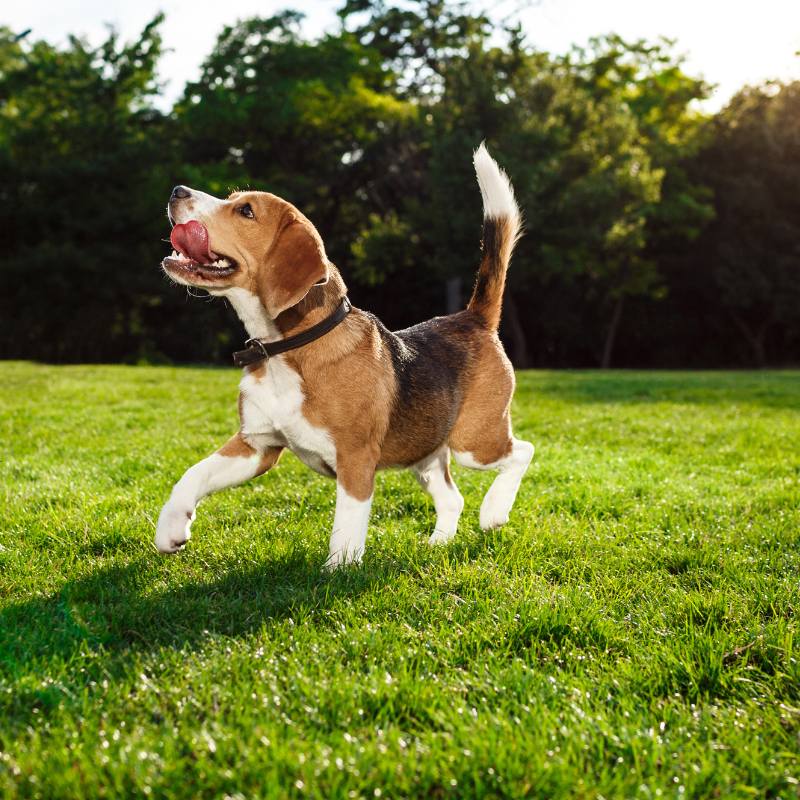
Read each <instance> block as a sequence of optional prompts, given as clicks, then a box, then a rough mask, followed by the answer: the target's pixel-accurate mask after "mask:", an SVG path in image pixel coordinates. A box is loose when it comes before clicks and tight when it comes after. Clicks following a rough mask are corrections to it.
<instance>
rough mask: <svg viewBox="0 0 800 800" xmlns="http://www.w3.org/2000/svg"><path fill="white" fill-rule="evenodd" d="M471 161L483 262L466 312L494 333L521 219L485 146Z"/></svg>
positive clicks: (510, 190) (506, 182) (504, 177)
mask: <svg viewBox="0 0 800 800" xmlns="http://www.w3.org/2000/svg"><path fill="white" fill-rule="evenodd" d="M473 160H474V163H475V172H476V174H477V176H478V186H480V189H481V195H482V197H483V258H482V259H481V265H480V268H479V269H478V278H477V280H476V281H475V289H474V290H473V292H472V298H471V299H470V301H469V304H468V305H467V308H468V309H469V310H470V311H474V312H475V313H476V314H479V315H480V316H481V317H483V319H484V320H485V321H486V324H487V325H488V326H489V327H490V328H491V329H492V330H497V328H498V326H499V325H500V310H501V308H502V305H503V289H504V288H505V285H506V271H507V270H508V264H509V262H510V261H511V252H512V250H513V249H514V245H515V244H516V243H517V240H518V239H519V237H520V234H521V232H522V219H521V215H520V212H519V207H518V206H517V201H516V200H515V199H514V189H513V188H512V186H511V181H509V179H508V176H507V175H506V173H505V172H503V170H502V169H500V167H498V166H497V162H496V161H495V160H494V159H493V158H492V157H491V156H490V155H489V151H488V150H487V149H486V147H485V145H483V144H481V146H480V147H479V148H478V149H477V150H476V151H475V155H474V159H473Z"/></svg>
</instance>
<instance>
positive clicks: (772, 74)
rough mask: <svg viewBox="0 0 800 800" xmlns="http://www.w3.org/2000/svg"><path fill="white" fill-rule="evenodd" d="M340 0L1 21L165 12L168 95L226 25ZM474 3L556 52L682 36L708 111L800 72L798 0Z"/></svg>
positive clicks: (55, 5) (105, 9) (108, 20)
mask: <svg viewBox="0 0 800 800" xmlns="http://www.w3.org/2000/svg"><path fill="white" fill-rule="evenodd" d="M340 5H341V2H340V0H232V1H231V2H227V3H226V2H207V1H206V0H194V2H190V1H189V0H59V1H58V2H39V3H31V2H28V3H24V2H22V3H13V4H12V0H3V2H2V7H0V24H5V25H9V26H10V27H11V28H12V29H14V30H17V31H21V30H24V29H25V28H33V33H32V34H31V35H32V37H38V38H44V39H47V40H49V41H54V42H63V41H64V40H65V38H66V35H67V34H68V33H78V34H83V35H86V36H88V37H89V39H90V41H92V42H96V41H98V40H99V39H101V38H102V36H103V35H104V25H105V24H113V25H114V26H115V27H116V28H117V29H118V30H119V31H120V32H121V34H122V35H123V37H125V38H132V37H133V36H135V35H136V33H137V32H138V31H139V30H141V28H142V27H143V26H144V25H145V23H146V22H147V21H148V20H149V19H150V18H151V17H152V16H153V15H154V14H155V13H156V12H157V11H158V10H163V11H164V12H165V13H166V15H167V18H166V22H165V25H164V28H163V35H164V42H165V45H166V47H167V48H169V49H170V50H171V52H169V53H168V54H167V55H166V56H165V57H164V59H163V61H162V63H161V76H162V79H164V80H165V81H166V82H167V86H166V93H167V98H168V100H170V101H171V100H173V99H175V97H177V96H178V95H179V94H180V92H181V89H182V87H183V85H184V83H185V82H186V81H187V80H189V79H192V78H196V77H197V75H198V70H199V65H200V62H201V61H202V60H203V58H204V57H205V56H206V55H207V54H208V52H209V51H210V50H211V48H212V47H213V44H214V40H215V38H216V35H217V33H218V32H219V31H220V30H221V28H222V27H223V25H225V24H231V23H232V22H234V21H235V20H236V19H237V18H240V17H249V16H256V15H259V14H260V15H262V16H267V15H269V14H270V13H273V12H274V11H276V10H279V9H281V8H287V7H289V8H295V9H298V10H300V11H303V12H304V13H305V14H306V31H307V33H308V34H309V35H311V36H315V35H318V34H320V33H322V32H323V31H325V30H329V29H334V28H335V27H336V24H337V20H336V17H335V14H334V11H335V9H336V8H338V7H339V6H340ZM473 6H474V7H476V8H478V7H482V8H489V9H490V10H491V11H490V13H491V15H492V16H493V17H494V18H496V19H501V18H503V17H504V16H506V15H509V14H512V13H514V12H515V10H517V9H520V8H521V9H522V10H521V11H519V14H518V16H519V18H520V19H521V21H522V23H523V28H524V29H525V31H526V32H527V35H528V40H529V42H530V43H531V44H533V45H535V46H536V47H538V48H539V49H543V50H548V51H550V52H553V53H562V52H564V51H565V50H567V49H568V48H569V47H570V45H572V44H583V43H585V42H586V41H587V40H588V39H589V37H591V36H595V35H598V34H602V33H611V32H616V33H619V34H621V35H622V36H623V37H626V38H630V39H633V38H647V39H654V38H656V37H657V36H659V35H664V36H668V37H670V38H674V39H677V48H678V50H679V52H682V53H685V54H686V55H687V57H688V61H687V68H688V70H689V71H690V72H691V73H692V74H698V75H702V76H703V77H705V79H706V80H708V81H709V82H711V83H714V84H717V85H718V89H717V90H716V92H715V94H714V96H713V97H712V99H711V101H710V102H709V104H708V106H709V108H710V109H711V110H716V109H717V108H719V107H721V106H722V105H724V103H725V102H726V101H727V100H728V98H729V97H730V96H731V95H732V94H733V93H734V92H735V91H736V90H737V89H739V88H740V87H741V86H742V85H744V84H746V83H757V82H760V81H763V80H766V79H769V78H781V79H792V78H794V79H800V56H798V55H796V53H797V51H799V50H800V0H759V2H752V0H668V1H666V0H658V2H653V0H532V1H529V2H526V0H485V2H481V1H480V0H476V2H474V3H473Z"/></svg>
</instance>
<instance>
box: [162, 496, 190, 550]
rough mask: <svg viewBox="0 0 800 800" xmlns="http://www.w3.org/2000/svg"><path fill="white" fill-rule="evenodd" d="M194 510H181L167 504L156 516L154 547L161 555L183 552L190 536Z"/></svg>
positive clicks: (178, 507)
mask: <svg viewBox="0 0 800 800" xmlns="http://www.w3.org/2000/svg"><path fill="white" fill-rule="evenodd" d="M194 518H195V512H194V509H188V508H181V507H180V506H176V505H172V504H171V503H169V502H168V503H167V504H166V505H165V506H164V508H162V509H161V513H160V514H159V515H158V524H157V525H156V547H157V548H158V550H159V551H160V552H162V553H177V552H178V551H179V550H183V548H184V547H185V546H186V542H188V541H189V539H190V538H191V536H192V522H194Z"/></svg>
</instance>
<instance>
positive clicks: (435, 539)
mask: <svg viewBox="0 0 800 800" xmlns="http://www.w3.org/2000/svg"><path fill="white" fill-rule="evenodd" d="M455 535H456V534H455V531H453V533H447V532H445V531H440V530H435V531H434V532H433V533H432V534H431V535H430V537H429V538H428V544H429V545H431V546H433V545H437V544H447V543H448V542H452V541H453V537H454V536H455Z"/></svg>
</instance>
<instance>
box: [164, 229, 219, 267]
mask: <svg viewBox="0 0 800 800" xmlns="http://www.w3.org/2000/svg"><path fill="white" fill-rule="evenodd" d="M169 240H170V242H171V243H172V246H173V247H174V248H175V249H176V250H177V251H178V252H179V253H182V254H183V255H185V256H188V257H189V258H191V259H192V261H197V263H198V264H210V263H211V262H213V261H216V260H217V257H216V255H214V253H212V252H211V250H209V249H208V231H207V230H206V226H205V225H203V223H202V222H198V221H197V220H196V219H190V220H189V221H188V222H184V223H183V224H182V225H176V226H175V227H174V228H173V229H172V233H171V234H170V236H169Z"/></svg>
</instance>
